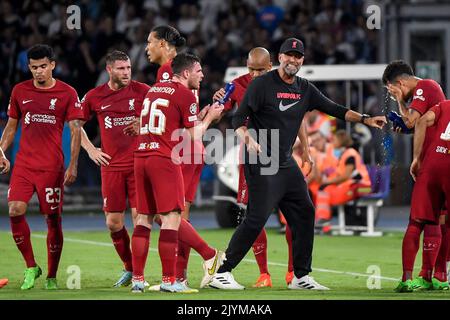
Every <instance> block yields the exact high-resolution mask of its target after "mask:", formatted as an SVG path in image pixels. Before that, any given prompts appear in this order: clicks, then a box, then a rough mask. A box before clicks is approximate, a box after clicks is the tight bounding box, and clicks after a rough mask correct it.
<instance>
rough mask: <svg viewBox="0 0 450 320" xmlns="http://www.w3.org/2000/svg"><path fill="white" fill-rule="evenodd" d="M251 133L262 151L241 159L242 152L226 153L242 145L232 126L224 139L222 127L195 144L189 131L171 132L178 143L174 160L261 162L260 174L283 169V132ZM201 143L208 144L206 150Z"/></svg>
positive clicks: (213, 130) (258, 131)
mask: <svg viewBox="0 0 450 320" xmlns="http://www.w3.org/2000/svg"><path fill="white" fill-rule="evenodd" d="M248 133H249V134H250V135H251V136H252V137H253V139H254V140H255V141H257V142H258V144H259V147H260V152H258V153H252V152H249V153H244V155H243V157H242V159H240V157H239V153H235V154H228V153H226V152H227V151H228V150H231V149H233V148H234V147H235V146H237V145H239V144H240V139H239V138H238V137H237V136H236V134H235V132H234V130H233V129H227V130H226V132H225V138H224V135H223V133H222V131H221V130H219V129H214V128H211V129H208V130H207V131H206V133H205V134H204V135H203V141H198V142H197V141H195V142H194V143H192V137H191V135H190V134H189V131H187V130H184V129H179V130H175V131H173V133H172V135H171V140H172V141H174V142H177V144H176V145H175V147H174V148H173V149H172V153H171V158H172V160H173V161H174V163H177V162H178V161H179V159H180V158H181V162H182V163H185V164H201V163H205V164H208V165H212V164H218V165H220V164H223V163H224V161H225V162H226V163H227V165H230V164H233V165H234V164H235V165H238V164H239V163H247V164H258V165H260V168H261V175H274V174H276V173H277V172H278V170H279V168H280V131H279V130H278V129H271V130H267V129H261V130H254V129H249V130H248ZM202 142H204V143H205V145H206V147H205V152H203V148H202V146H201V144H202ZM180 155H183V156H180ZM192 155H193V156H192Z"/></svg>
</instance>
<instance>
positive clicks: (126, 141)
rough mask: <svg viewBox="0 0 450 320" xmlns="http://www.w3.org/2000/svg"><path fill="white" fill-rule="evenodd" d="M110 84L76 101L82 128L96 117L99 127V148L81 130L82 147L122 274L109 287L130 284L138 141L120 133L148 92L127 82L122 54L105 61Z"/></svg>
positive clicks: (125, 59)
mask: <svg viewBox="0 0 450 320" xmlns="http://www.w3.org/2000/svg"><path fill="white" fill-rule="evenodd" d="M106 71H107V72H108V74H109V81H108V82H107V83H105V84H103V85H100V86H98V87H97V88H95V89H92V90H90V91H89V92H88V93H87V94H86V96H85V97H84V98H83V99H82V100H81V103H82V107H83V112H84V115H85V121H83V122H82V124H83V125H84V123H85V122H86V121H87V120H89V118H90V117H91V115H95V116H96V117H97V119H98V123H99V125H100V137H101V141H102V146H101V148H96V147H95V146H94V145H93V144H92V142H91V141H89V138H88V136H87V135H86V132H85V131H84V130H82V135H81V146H82V147H83V148H84V149H85V150H86V151H87V152H88V154H89V157H90V158H91V159H92V160H93V161H94V162H95V163H96V164H97V165H99V166H101V175H102V197H103V211H104V212H105V217H106V225H107V226H108V229H109V231H110V233H111V239H112V242H113V244H114V247H115V249H116V251H117V254H118V255H119V257H120V259H121V260H122V262H123V265H124V270H123V273H122V275H121V277H120V278H119V280H118V281H117V282H116V283H115V284H114V287H125V286H128V285H130V284H131V278H132V275H133V266H132V259H131V248H130V237H129V235H128V231H127V229H126V227H125V210H126V207H127V198H128V203H129V206H130V208H131V215H132V218H133V224H134V221H135V219H136V216H137V212H136V189H135V183H134V167H133V153H134V151H135V150H136V148H137V137H136V136H128V135H125V134H124V132H123V129H124V128H125V127H126V126H127V125H129V124H130V123H131V122H133V121H134V119H135V115H136V108H137V106H141V105H142V102H143V101H144V98H145V95H146V94H147V92H148V90H149V89H150V87H149V86H148V85H146V84H144V83H140V82H138V81H134V80H131V62H130V58H129V57H128V56H127V55H126V54H125V53H124V52H121V51H117V50H115V51H112V52H111V53H109V54H108V55H107V56H106Z"/></svg>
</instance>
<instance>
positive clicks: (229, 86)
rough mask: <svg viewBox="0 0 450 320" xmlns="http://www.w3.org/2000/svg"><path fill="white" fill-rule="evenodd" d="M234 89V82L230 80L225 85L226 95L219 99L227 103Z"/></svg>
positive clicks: (222, 102)
mask: <svg viewBox="0 0 450 320" xmlns="http://www.w3.org/2000/svg"><path fill="white" fill-rule="evenodd" d="M233 91H234V83H233V82H228V83H227V85H226V86H225V95H224V96H223V98H222V99H219V103H220V104H225V102H227V101H228V100H229V99H230V96H231V94H232V93H233Z"/></svg>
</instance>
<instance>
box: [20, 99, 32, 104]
mask: <svg viewBox="0 0 450 320" xmlns="http://www.w3.org/2000/svg"><path fill="white" fill-rule="evenodd" d="M31 101H33V100H23V101H22V103H23V104H27V103H28V102H31Z"/></svg>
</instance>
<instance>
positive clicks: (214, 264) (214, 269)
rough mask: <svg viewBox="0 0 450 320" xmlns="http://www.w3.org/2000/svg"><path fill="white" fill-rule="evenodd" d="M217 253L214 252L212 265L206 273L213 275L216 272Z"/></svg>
mask: <svg viewBox="0 0 450 320" xmlns="http://www.w3.org/2000/svg"><path fill="white" fill-rule="evenodd" d="M218 257H219V255H218V254H216V257H215V258H214V263H213V265H212V267H211V268H209V269H208V274H209V275H210V276H212V275H214V273H216V267H217V259H218Z"/></svg>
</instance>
